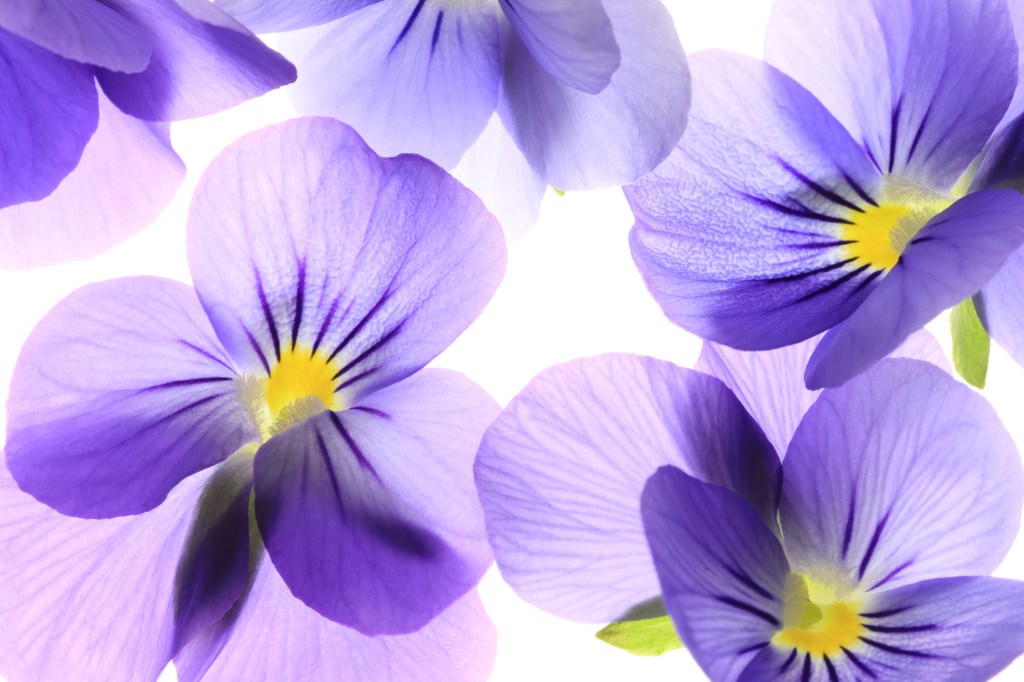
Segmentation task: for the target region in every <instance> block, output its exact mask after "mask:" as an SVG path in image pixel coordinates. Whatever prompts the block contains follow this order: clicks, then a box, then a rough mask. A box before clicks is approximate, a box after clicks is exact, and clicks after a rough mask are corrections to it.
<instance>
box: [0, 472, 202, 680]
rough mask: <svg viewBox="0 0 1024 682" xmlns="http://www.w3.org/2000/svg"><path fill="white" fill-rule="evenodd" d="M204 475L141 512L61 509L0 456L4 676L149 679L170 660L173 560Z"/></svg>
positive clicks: (0, 660) (0, 658) (0, 669)
mask: <svg viewBox="0 0 1024 682" xmlns="http://www.w3.org/2000/svg"><path fill="white" fill-rule="evenodd" d="M208 478H209V474H208V473H206V472H204V473H201V474H197V475H196V476H193V477H191V478H188V479H187V480H185V481H184V482H182V483H181V484H180V485H178V486H177V487H176V488H175V489H174V490H173V491H171V493H170V495H168V497H167V499H166V500H165V501H164V503H163V504H161V505H160V506H159V507H158V508H156V509H154V510H152V511H150V512H146V513H144V514H141V515H138V516H130V517H125V518H118V519H104V520H85V519H76V518H71V517H67V516H63V515H61V514H58V513H57V512H55V511H53V510H52V509H50V508H49V507H47V506H46V505H43V504H40V503H39V502H37V501H35V500H34V499H32V498H31V497H30V496H29V495H27V494H25V493H23V492H21V491H20V490H19V489H18V486H17V484H16V483H15V482H14V480H13V479H12V478H11V477H10V475H9V474H8V472H7V470H6V467H4V466H3V463H2V462H0V674H2V675H5V676H6V677H7V678H8V679H11V680H32V681H33V682H66V680H81V681H82V682H138V680H155V679H156V678H157V676H158V675H159V674H160V671H161V670H163V668H164V667H165V666H166V665H167V662H168V660H170V657H171V653H172V651H171V649H172V641H173V637H174V624H175V619H174V591H175V574H176V570H177V562H178V557H179V556H180V554H181V552H182V551H183V548H184V547H185V542H186V538H187V536H188V532H189V529H190V527H191V519H192V512H193V509H194V508H195V505H196V503H197V501H198V499H199V495H200V492H201V490H202V487H203V484H204V483H205V481H206V480H207V479H208Z"/></svg>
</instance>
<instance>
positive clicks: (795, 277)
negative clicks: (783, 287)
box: [762, 257, 857, 282]
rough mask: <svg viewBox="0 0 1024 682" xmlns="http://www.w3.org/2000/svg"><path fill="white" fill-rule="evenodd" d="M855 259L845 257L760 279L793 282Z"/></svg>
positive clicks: (847, 263) (830, 269)
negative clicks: (798, 270) (810, 267)
mask: <svg viewBox="0 0 1024 682" xmlns="http://www.w3.org/2000/svg"><path fill="white" fill-rule="evenodd" d="M855 260H857V258H856V257H853V258H847V259H846V260H841V261H837V262H835V263H829V264H828V265H823V266H821V267H820V268H814V269H813V270H805V271H804V272H797V273H795V274H792V275H780V276H778V277H769V278H768V279H765V280H762V281H764V282H794V281H796V280H800V279H805V278H807V277H813V276H814V275H820V274H822V273H825V272H830V271H832V270H835V269H836V268H841V267H843V266H844V265H849V264H850V263H852V262H853V261H855Z"/></svg>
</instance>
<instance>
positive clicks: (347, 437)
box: [327, 412, 380, 481]
mask: <svg viewBox="0 0 1024 682" xmlns="http://www.w3.org/2000/svg"><path fill="white" fill-rule="evenodd" d="M327 416H328V417H329V418H330V420H331V423H332V424H334V428H335V429H337V431H338V433H339V434H341V438H342V440H344V441H345V445H347V446H348V448H349V450H351V451H352V454H354V455H355V456H356V461H357V462H359V466H361V467H362V468H364V469H366V470H367V471H368V472H370V474H371V475H372V476H373V477H374V478H376V479H377V480H378V481H380V476H378V475H377V470H376V469H374V468H373V465H372V464H370V460H368V459H367V458H366V455H365V454H363V450H362V448H360V447H359V445H358V444H357V443H356V441H355V439H354V438H352V434H350V433H349V432H348V429H346V428H345V425H344V424H343V423H342V422H341V417H339V416H338V415H337V414H336V413H334V412H328V413H327Z"/></svg>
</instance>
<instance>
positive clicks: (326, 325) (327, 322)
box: [313, 294, 349, 353]
mask: <svg viewBox="0 0 1024 682" xmlns="http://www.w3.org/2000/svg"><path fill="white" fill-rule="evenodd" d="M339 303H341V294H338V297H337V298H335V299H334V301H333V302H332V303H331V307H330V308H329V309H328V310H327V317H325V318H324V321H323V323H322V324H321V325H320V331H318V332H317V333H316V340H314V341H313V353H316V352H317V350H318V349H319V348H320V344H321V343H323V341H324V336H325V335H326V334H327V330H328V329H330V328H331V322H333V321H334V315H335V314H336V313H337V312H338V304H339ZM348 310H349V309H348V308H346V309H345V312H346V313H347V312H348ZM342 317H344V315H342Z"/></svg>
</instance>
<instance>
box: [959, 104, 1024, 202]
mask: <svg viewBox="0 0 1024 682" xmlns="http://www.w3.org/2000/svg"><path fill="white" fill-rule="evenodd" d="M979 189H1015V190H1017V191H1018V192H1021V193H1024V113H1022V114H1021V115H1020V116H1018V117H1017V118H1016V119H1014V120H1012V121H1010V123H1009V124H1008V125H1007V126H1006V127H1005V128H1003V130H1002V131H1001V132H1000V133H999V134H998V135H996V137H995V138H993V140H992V144H991V146H990V147H989V149H988V151H987V152H986V153H985V158H984V159H983V160H982V163H981V166H980V167H979V168H978V174H977V175H975V176H974V181H973V182H972V183H971V190H972V191H977V190H979Z"/></svg>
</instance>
